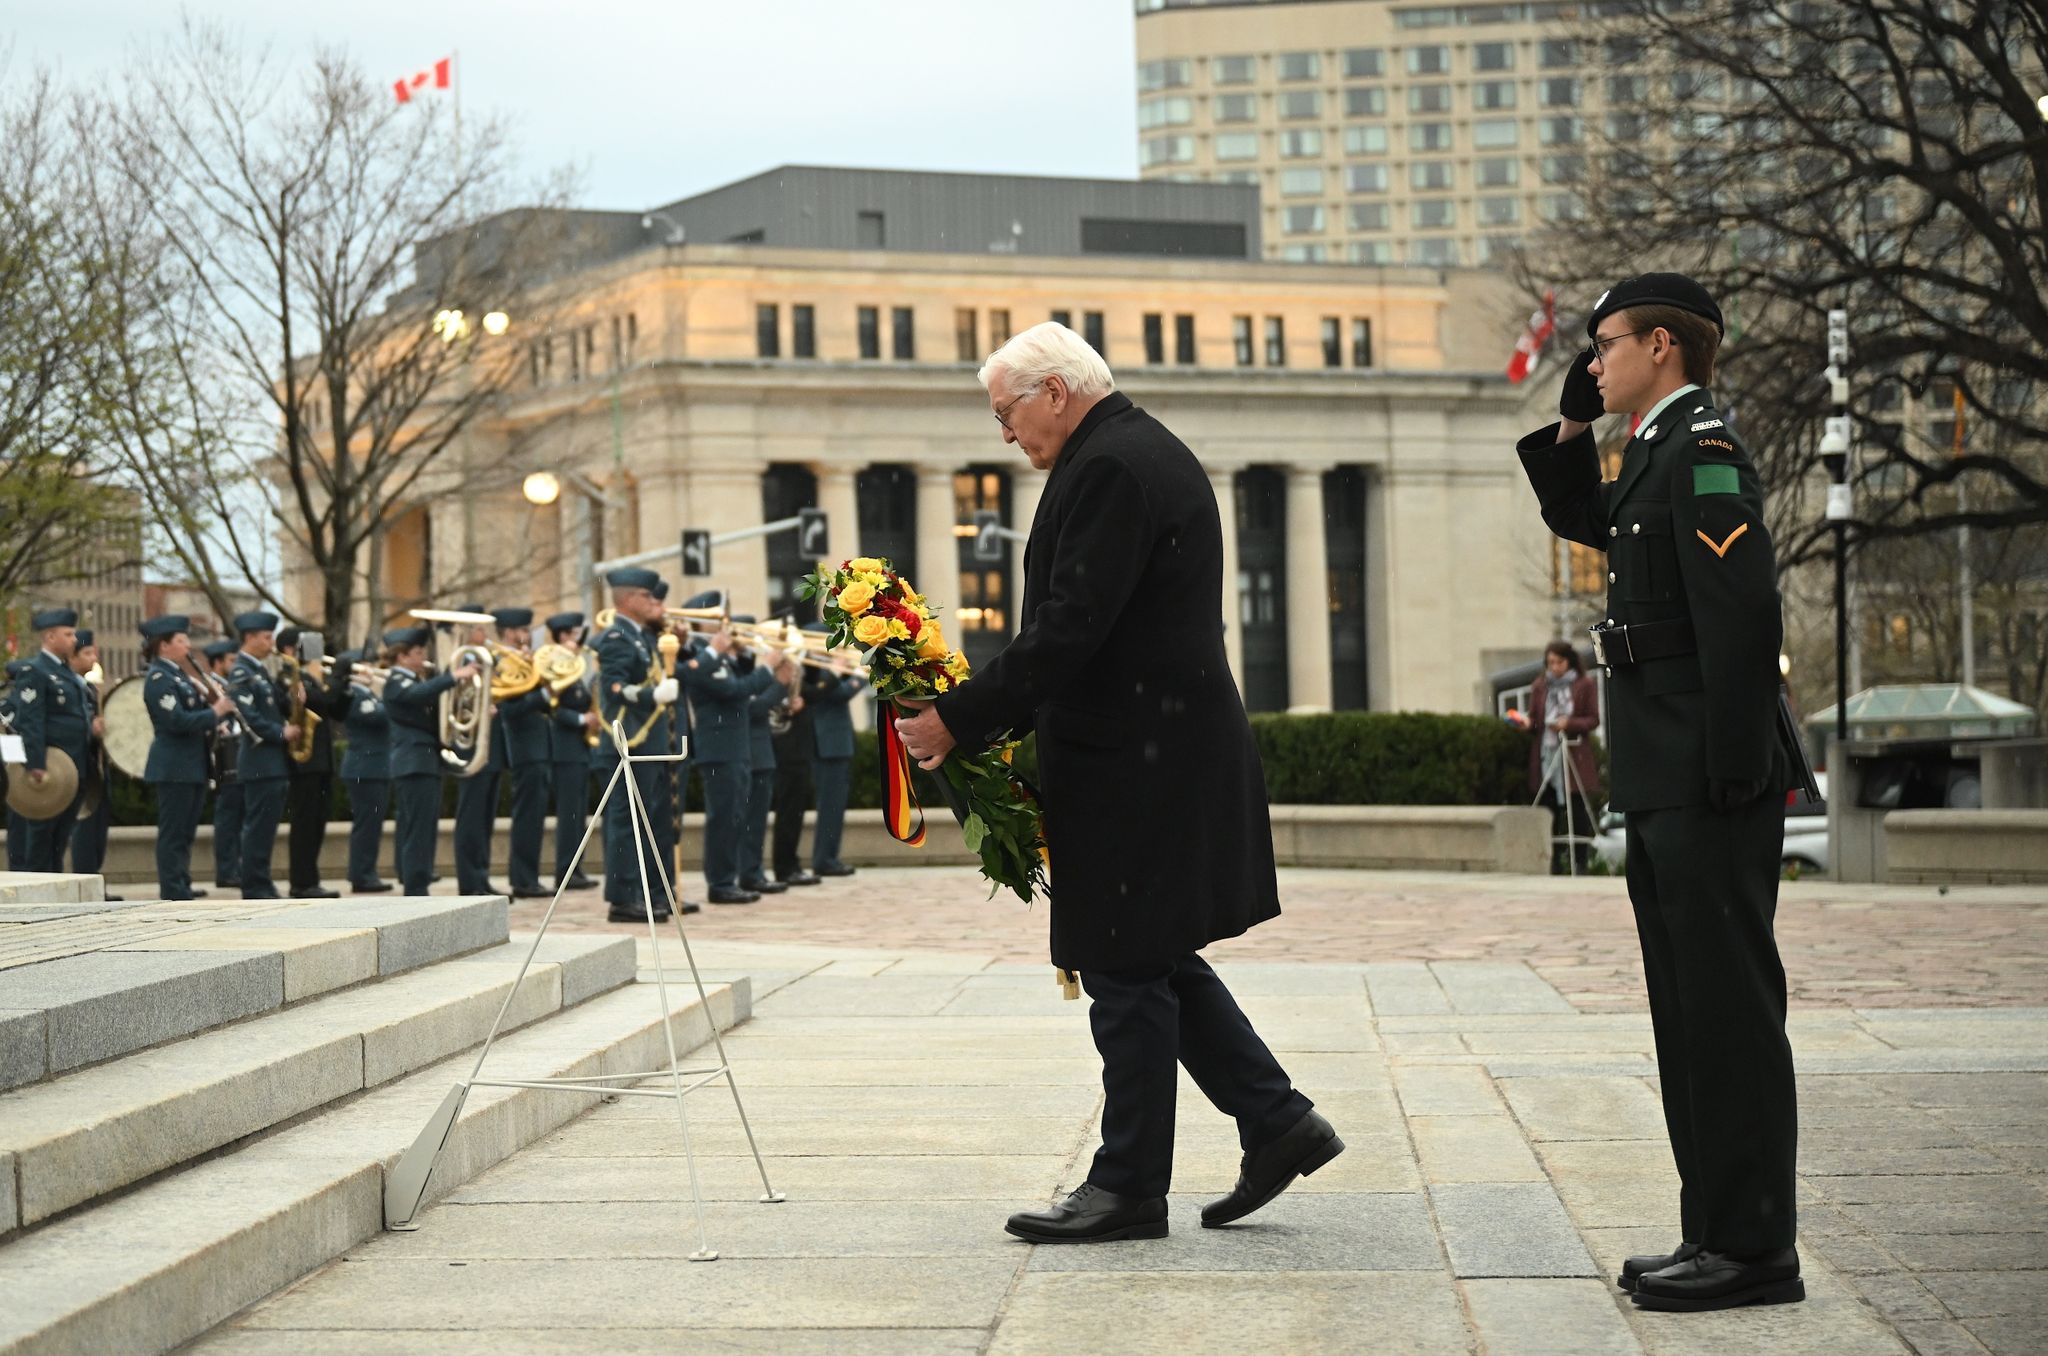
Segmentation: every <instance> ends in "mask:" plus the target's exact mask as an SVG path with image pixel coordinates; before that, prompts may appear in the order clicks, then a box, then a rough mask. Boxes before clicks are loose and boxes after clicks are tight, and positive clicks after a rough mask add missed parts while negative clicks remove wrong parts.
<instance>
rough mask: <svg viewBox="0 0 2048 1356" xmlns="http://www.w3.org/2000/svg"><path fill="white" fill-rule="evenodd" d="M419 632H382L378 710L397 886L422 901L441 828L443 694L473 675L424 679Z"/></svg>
mask: <svg viewBox="0 0 2048 1356" xmlns="http://www.w3.org/2000/svg"><path fill="white" fill-rule="evenodd" d="M432 639H433V632H431V631H430V630H428V629H427V628H426V627H424V626H414V627H407V628H404V629H402V630H397V631H386V632H385V633H384V643H385V644H386V645H388V646H390V647H391V652H392V655H391V672H390V673H389V674H388V675H387V676H386V677H385V679H384V710H385V712H386V714H387V715H388V716H389V717H390V720H391V788H392V800H393V802H394V805H395V813H394V818H395V820H396V824H395V827H394V831H393V834H392V836H393V838H394V839H396V841H397V849H398V854H397V855H398V883H399V888H401V889H403V890H404V891H405V893H406V894H408V895H424V894H426V893H427V890H428V888H429V887H430V886H432V884H433V882H434V836H435V834H436V832H437V831H438V830H439V828H440V825H441V772H442V764H441V750H442V745H441V717H440V705H439V704H440V698H441V694H442V693H443V692H446V691H447V690H448V689H449V688H451V687H453V686H455V684H457V683H459V682H467V681H468V680H469V679H471V678H474V677H475V676H476V674H477V671H478V670H477V666H476V665H474V664H461V665H457V666H456V667H455V668H454V669H452V670H450V671H449V672H447V673H440V674H436V675H434V676H433V677H432V678H429V677H427V676H426V674H427V669H428V667H429V666H428V663H427V643H428V642H429V641H430V640H432Z"/></svg>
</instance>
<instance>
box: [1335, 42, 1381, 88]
mask: <svg viewBox="0 0 2048 1356" xmlns="http://www.w3.org/2000/svg"><path fill="white" fill-rule="evenodd" d="M1386 73H1387V54H1386V53H1385V52H1382V51H1381V50H1380V49H1379V48H1377V47H1353V48H1351V49H1350V50H1349V51H1347V52H1345V53H1344V78H1345V79H1346V80H1377V79H1379V78H1380V77H1381V76H1383V75H1385V74H1386Z"/></svg>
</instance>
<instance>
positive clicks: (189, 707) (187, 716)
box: [141, 613, 235, 899]
mask: <svg viewBox="0 0 2048 1356" xmlns="http://www.w3.org/2000/svg"><path fill="white" fill-rule="evenodd" d="M191 626H192V624H191V622H190V621H188V620H187V619H186V618H184V617H181V616H178V615H176V614H175V613H168V614H165V615H164V616H160V617H151V618H150V619H149V620H148V621H146V622H144V623H142V627H141V630H142V652H143V655H144V657H145V658H147V659H148V661H149V667H148V668H147V669H146V670H144V673H143V679H142V700H143V704H144V705H145V706H146V707H147V708H148V710H149V722H150V724H151V725H152V726H154V727H155V729H156V739H155V740H154V741H153V742H152V743H151V744H150V746H149V763H148V765H147V766H146V767H145V768H144V769H143V774H142V775H143V779H144V780H145V781H147V782H148V783H149V784H150V785H151V786H153V787H155V788H156V808H157V821H156V822H157V831H156V880H157V889H158V890H159V891H160V892H161V895H162V898H164V899H197V898H200V897H201V896H203V895H205V893H206V891H204V890H195V889H193V888H192V840H193V838H194V836H196V835H197V833H198V831H199V810H200V807H201V805H202V804H204V802H205V800H206V773H207V767H208V758H207V754H208V750H207V747H206V744H207V736H208V735H209V734H211V733H212V731H213V728H214V727H215V726H216V725H218V724H220V722H221V721H222V720H224V719H226V718H228V717H230V716H232V715H234V714H235V701H234V698H232V697H230V696H229V695H228V694H227V689H225V688H221V687H202V686H201V685H200V683H199V679H198V677H197V674H198V669H197V667H196V666H195V665H194V664H193V662H192V658H191V654H192V638H191V636H190V635H189V634H187V633H188V632H189V631H190V630H191Z"/></svg>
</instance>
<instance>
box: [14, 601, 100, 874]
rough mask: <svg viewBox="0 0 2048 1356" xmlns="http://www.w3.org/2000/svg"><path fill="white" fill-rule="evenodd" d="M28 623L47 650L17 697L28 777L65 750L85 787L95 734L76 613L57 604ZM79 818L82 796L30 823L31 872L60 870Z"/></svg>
mask: <svg viewBox="0 0 2048 1356" xmlns="http://www.w3.org/2000/svg"><path fill="white" fill-rule="evenodd" d="M29 625H31V626H33V627H34V628H35V629H36V630H37V631H38V632H40V633H41V636H42V642H43V648H42V649H41V650H40V651H39V652H37V653H36V654H35V655H33V656H31V657H30V659H29V667H28V670H27V672H25V673H24V674H23V675H22V676H21V679H20V681H19V684H18V685H19V687H20V692H19V694H18V695H17V696H16V697H15V699H14V700H15V710H16V711H17V712H18V713H19V714H18V715H17V716H16V717H15V722H14V723H15V728H16V730H17V731H18V732H19V733H20V735H21V739H22V743H23V745H24V746H25V747H26V749H27V752H28V762H27V764H26V766H27V776H28V779H29V780H30V781H32V782H41V781H42V780H43V778H44V777H45V775H47V769H48V765H49V751H50V750H51V749H53V748H54V749H62V750H63V751H64V752H65V753H66V754H68V755H69V756H70V758H71V761H72V763H73V764H74V765H75V766H76V767H77V769H78V772H79V783H80V785H81V786H83V785H84V780H85V775H84V774H85V759H86V750H87V745H88V744H89V743H90V741H91V736H92V726H91V721H92V714H93V713H92V694H91V692H90V691H89V690H88V689H87V687H86V683H85V680H84V679H83V678H81V677H79V676H78V675H77V674H75V673H73V672H72V671H71V662H70V661H71V653H72V650H73V649H74V648H75V647H76V644H77V629H76V628H77V626H78V614H77V613H76V612H74V611H72V610H71V609H70V608H68V607H53V608H48V609H45V610H44V611H41V612H38V613H36V614H35V615H34V616H32V617H31V618H30V619H29ZM77 818H78V797H77V796H76V795H74V796H72V798H71V803H70V804H68V805H66V806H65V807H64V808H63V809H61V810H59V811H58V812H57V813H56V814H55V815H52V816H51V817H50V818H48V819H31V820H28V821H26V823H27V826H28V831H27V833H26V835H25V837H26V839H27V842H28V850H27V855H26V857H25V863H26V869H27V870H30V871H48V872H53V873H54V872H60V871H62V870H63V869H64V851H65V849H66V848H67V847H68V846H69V845H70V843H71V830H72V828H73V826H74V824H75V823H76V821H77Z"/></svg>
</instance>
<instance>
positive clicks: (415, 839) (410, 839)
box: [391, 772, 441, 896]
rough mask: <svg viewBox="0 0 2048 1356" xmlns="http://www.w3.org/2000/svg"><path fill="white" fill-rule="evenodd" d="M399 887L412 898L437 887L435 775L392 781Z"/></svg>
mask: <svg viewBox="0 0 2048 1356" xmlns="http://www.w3.org/2000/svg"><path fill="white" fill-rule="evenodd" d="M391 795H392V803H393V817H394V819H395V821H396V822H395V825H394V832H393V835H392V836H393V838H394V839H395V840H396V843H395V847H396V849H397V857H398V863H397V865H398V883H399V887H400V888H401V889H403V890H404V891H405V893H406V894H408V895H411V896H420V895H424V894H426V893H427V889H428V887H429V886H431V885H432V884H433V883H434V838H435V836H436V835H437V834H438V833H439V831H440V828H441V778H440V776H439V775H438V774H436V773H432V772H413V773H407V774H406V775H405V776H402V777H394V778H392V779H391Z"/></svg>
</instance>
